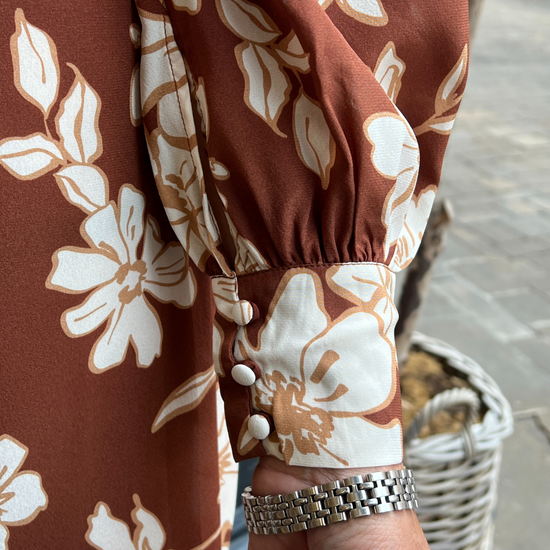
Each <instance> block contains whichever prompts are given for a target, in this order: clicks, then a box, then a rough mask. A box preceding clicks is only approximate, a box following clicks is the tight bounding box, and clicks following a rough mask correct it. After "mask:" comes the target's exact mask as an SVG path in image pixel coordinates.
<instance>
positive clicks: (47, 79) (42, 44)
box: [10, 8, 59, 118]
mask: <svg viewBox="0 0 550 550" xmlns="http://www.w3.org/2000/svg"><path fill="white" fill-rule="evenodd" d="M15 27H16V30H15V34H13V36H12V37H11V42H10V46H11V55H12V60H13V73H14V74H13V76H14V82H15V87H16V88H17V89H18V90H19V93H20V94H21V95H22V96H23V97H24V98H25V99H26V100H27V101H29V102H30V103H32V104H33V105H36V107H38V108H39V109H40V110H41V111H42V113H43V114H44V117H45V118H48V115H49V113H50V109H51V108H52V106H53V104H54V103H55V101H56V99H57V92H58V90H59V63H58V61H57V49H56V47H55V44H54V43H53V41H52V39H51V38H50V37H49V36H48V35H47V34H46V33H45V32H44V31H41V30H40V29H38V28H37V27H35V26H34V25H31V24H30V23H28V22H27V20H26V19H25V14H24V13H23V10H22V9H21V8H18V9H17V10H16V11H15Z"/></svg>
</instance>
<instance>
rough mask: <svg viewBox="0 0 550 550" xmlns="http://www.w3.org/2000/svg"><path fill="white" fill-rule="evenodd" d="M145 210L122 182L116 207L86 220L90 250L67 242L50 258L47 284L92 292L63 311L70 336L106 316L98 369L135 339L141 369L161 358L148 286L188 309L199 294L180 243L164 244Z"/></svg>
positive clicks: (94, 358)
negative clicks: (67, 244) (77, 304)
mask: <svg viewBox="0 0 550 550" xmlns="http://www.w3.org/2000/svg"><path fill="white" fill-rule="evenodd" d="M144 211H145V198H144V196H143V194H142V193H141V192H139V191H138V190H136V189H135V188H134V187H133V186H131V185H124V186H122V188H121V190H120V194H119V201H118V207H117V205H116V204H115V203H114V202H112V201H111V202H110V203H109V204H107V205H106V206H104V207H103V208H100V209H98V210H97V211H96V212H94V213H93V214H92V215H90V216H88V218H86V220H85V221H84V222H83V224H82V227H81V233H82V236H83V238H84V240H85V241H86V242H87V243H88V245H89V246H90V248H76V247H71V246H69V247H64V248H61V249H59V250H58V251H57V252H56V253H55V254H54V256H53V259H52V261H53V269H52V272H51V273H50V275H49V277H48V280H47V282H46V286H47V287H48V288H51V289H54V290H58V291H60V292H65V293H68V294H78V293H82V292H87V291H89V290H92V289H94V291H93V292H92V293H91V294H90V295H89V296H88V298H87V299H86V300H85V301H84V302H83V303H82V304H81V305H79V306H77V307H75V308H71V309H69V310H67V311H65V313H64V314H63V316H62V326H63V329H64V330H65V332H66V334H67V335H68V336H71V337H79V336H83V335H85V334H89V333H90V332H92V331H94V330H96V329H97V328H98V327H99V326H100V325H102V324H103V323H105V321H108V323H107V327H106V329H105V331H104V332H103V334H102V335H101V337H100V338H99V339H98V340H97V342H96V343H95V345H94V347H93V349H92V351H91V354H90V357H89V367H90V369H91V370H92V371H93V372H96V373H97V372H103V371H105V370H106V369H109V368H112V367H114V366H116V365H119V364H120V363H121V362H122V361H123V360H124V357H125V355H126V350H127V349H128V345H129V344H132V346H133V347H134V349H135V352H136V361H137V364H138V366H139V367H148V366H150V365H151V363H152V362H153V360H154V358H155V357H158V356H159V355H160V351H161V343H162V327H161V324H160V319H159V317H158V315H157V313H156V311H155V309H154V308H153V307H152V306H151V304H150V303H149V301H148V300H147V298H146V296H145V294H144V292H145V291H147V292H148V293H149V294H151V295H152V296H154V297H155V298H156V299H157V300H159V301H160V302H163V303H172V304H174V305H176V306H178V307H180V308H186V307H190V306H191V305H192V303H193V301H194V298H195V292H196V284H195V280H194V276H193V273H192V271H191V270H190V269H189V267H188V264H187V257H186V255H185V253H184V251H183V249H182V247H181V245H180V244H179V243H175V242H172V243H170V244H168V245H166V246H165V245H164V242H163V241H162V239H161V237H160V231H159V227H158V225H157V222H156V221H155V219H154V218H153V217H152V216H147V219H146V220H145V212H144ZM142 241H143V250H142V252H141V257H138V247H139V246H140V243H141V242H142Z"/></svg>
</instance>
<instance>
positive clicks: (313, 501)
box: [241, 470, 418, 535]
mask: <svg viewBox="0 0 550 550" xmlns="http://www.w3.org/2000/svg"><path fill="white" fill-rule="evenodd" d="M251 491H252V488H251V487H247V488H246V489H245V490H244V493H243V494H242V495H241V496H242V501H243V505H244V515H245V520H246V526H247V528H248V531H249V532H250V533H255V534H257V535H278V534H279V533H294V532H296V531H305V530H306V529H314V528H315V527H322V526H325V525H330V524H332V523H338V522H340V521H346V520H348V519H355V518H360V517H363V516H370V515H371V514H373V513H374V514H382V513H384V512H393V511H394V510H412V509H413V508H417V507H418V500H417V496H416V487H415V485H414V477H413V472H412V470H389V471H387V472H374V473H372V474H366V475H364V476H362V475H358V476H353V477H346V478H345V479H343V480H336V481H331V482H330V483H325V484H323V485H319V486H316V487H309V488H308V489H302V490H300V491H294V492H293V493H288V494H286V495H275V496H272V495H269V496H265V497H255V496H253V495H252V494H251Z"/></svg>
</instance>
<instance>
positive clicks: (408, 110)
mask: <svg viewBox="0 0 550 550" xmlns="http://www.w3.org/2000/svg"><path fill="white" fill-rule="evenodd" d="M137 4H138V8H139V13H140V17H141V21H142V37H141V49H142V60H141V69H140V71H141V74H140V77H139V78H140V92H141V105H142V116H143V122H144V127H145V131H146V137H147V141H148V147H149V153H150V157H151V161H152V165H153V169H154V172H155V178H156V182H157V186H158V190H159V194H160V196H161V199H162V201H163V203H164V206H165V209H166V213H167V216H168V218H169V220H170V222H171V224H172V227H173V229H174V232H175V233H176V235H177V236H178V238H179V240H180V241H181V242H182V244H183V246H184V248H185V250H186V251H187V253H188V255H189V258H190V259H191V261H192V262H194V263H195V264H196V265H197V266H198V267H199V268H200V269H202V270H205V271H206V272H207V273H208V274H210V275H211V280H212V289H213V296H214V300H215V304H216V317H215V319H214V322H213V335H212V343H213V362H214V365H215V368H216V371H217V373H218V375H219V382H220V387H221V392H222V396H223V398H224V401H225V408H226V417H227V422H228V428H229V433H230V438H231V442H232V447H233V453H234V456H235V458H236V460H238V461H239V460H243V459H246V458H252V457H255V456H261V455H265V454H270V455H275V456H277V457H279V458H280V459H282V460H284V461H285V462H286V463H288V464H293V465H301V466H315V467H365V466H382V465H390V464H398V463H400V462H401V461H402V420H401V401H400V391H399V373H398V368H397V357H396V352H395V345H394V336H393V332H394V327H395V324H396V321H397V311H396V308H395V306H394V301H393V296H394V288H395V272H396V271H398V270H400V269H403V268H404V267H406V266H407V265H408V264H409V263H410V261H411V260H412V259H413V257H414V255H415V253H416V251H417V249H418V246H419V243H420V239H421V237H422V233H423V231H424V228H425V225H426V223H427V219H428V215H429V212H430V209H431V207H432V204H433V201H434V198H435V192H436V189H437V185H438V183H439V177H440V169H441V162H442V157H443V153H444V150H445V146H446V143H447V139H448V134H449V133H450V131H451V128H452V126H453V122H454V119H455V116H456V112H457V110H458V105H459V103H460V99H461V97H462V95H461V94H462V93H463V88H464V85H465V80H466V73H467V58H468V45H467V41H468V22H467V18H468V14H467V2H466V0H460V1H458V2H457V1H456V0H442V1H441V2H439V3H438V4H437V6H435V5H434V3H433V2H432V1H431V0H414V1H413V0H369V1H366V0H324V1H323V0H319V1H317V0H270V1H267V0H263V1H257V2H256V3H252V2H250V1H248V0H216V1H215V2H202V3H201V0H166V5H163V3H159V2H157V1H155V0H138V2H137ZM136 80H137V76H136ZM137 90H138V84H136V94H137ZM207 337H208V338H209V337H210V335H205V338H207Z"/></svg>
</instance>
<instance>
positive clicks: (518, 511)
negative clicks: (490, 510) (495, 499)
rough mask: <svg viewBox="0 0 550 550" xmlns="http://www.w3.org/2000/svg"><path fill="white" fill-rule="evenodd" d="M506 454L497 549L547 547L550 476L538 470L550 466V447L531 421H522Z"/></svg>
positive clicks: (507, 442)
mask: <svg viewBox="0 0 550 550" xmlns="http://www.w3.org/2000/svg"><path fill="white" fill-rule="evenodd" d="M502 457H503V459H502V466H501V471H500V483H499V506H498V512H497V518H496V521H495V545H494V550H512V549H514V550H516V549H517V550H520V549H522V550H523V549H530V550H546V549H547V548H548V532H547V529H546V526H547V525H548V517H549V516H550V501H549V499H548V495H549V494H550V476H547V475H536V474H534V472H539V471H541V468H542V471H547V470H548V468H550V446H549V445H548V442H547V441H545V440H544V438H543V437H542V436H541V434H540V432H539V431H538V430H537V429H536V428H535V426H534V424H533V422H532V421H531V420H521V421H517V422H516V426H515V432H514V435H512V436H511V437H509V438H508V439H506V440H505V441H504V447H503V453H502ZM535 476H536V482H534V477H535ZM533 484H534V485H535V487H533Z"/></svg>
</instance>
